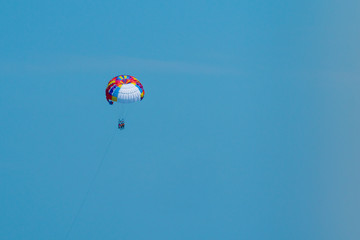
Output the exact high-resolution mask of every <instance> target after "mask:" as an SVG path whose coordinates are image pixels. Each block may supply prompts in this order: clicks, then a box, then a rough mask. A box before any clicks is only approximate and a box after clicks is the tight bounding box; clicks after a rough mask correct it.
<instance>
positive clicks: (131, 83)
mask: <svg viewBox="0 0 360 240" xmlns="http://www.w3.org/2000/svg"><path fill="white" fill-rule="evenodd" d="M144 94H145V91H144V88H143V86H142V84H141V83H140V81H139V80H137V79H136V78H135V77H133V76H130V75H119V76H116V77H114V78H113V79H111V80H110V81H109V83H108V85H107V87H106V90H105V95H106V100H107V101H108V103H109V104H110V105H113V104H114V102H117V105H118V107H119V115H120V116H119V117H120V118H119V124H118V128H119V129H120V130H123V129H124V128H125V117H126V113H127V110H128V105H129V103H136V102H140V101H141V100H143V98H144Z"/></svg>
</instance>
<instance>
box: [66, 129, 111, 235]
mask: <svg viewBox="0 0 360 240" xmlns="http://www.w3.org/2000/svg"><path fill="white" fill-rule="evenodd" d="M115 134H116V132H115V131H114V134H113V136H112V137H111V139H110V141H109V144H108V145H107V147H106V149H105V153H104V155H103V157H102V158H101V160H100V162H99V165H98V167H97V169H96V172H95V174H94V176H93V178H92V179H91V181H90V184H89V186H88V189H87V191H86V193H85V196H84V198H83V200H82V202H81V204H80V207H79V209H78V211H77V212H76V215H75V217H74V218H73V221H72V223H71V225H70V227H69V229H68V231H67V232H66V235H65V240H67V239H68V237H69V235H70V233H71V231H72V229H73V227H74V225H75V223H76V221H77V219H78V217H79V215H80V213H81V210H82V209H83V207H84V205H85V203H86V200H87V198H88V196H89V194H90V192H91V188H92V186H93V185H94V183H95V180H96V179H97V176H98V175H99V173H100V170H101V168H102V166H103V163H104V160H105V157H106V156H107V153H108V151H109V149H110V146H111V143H112V142H113V140H114V137H115Z"/></svg>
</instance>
